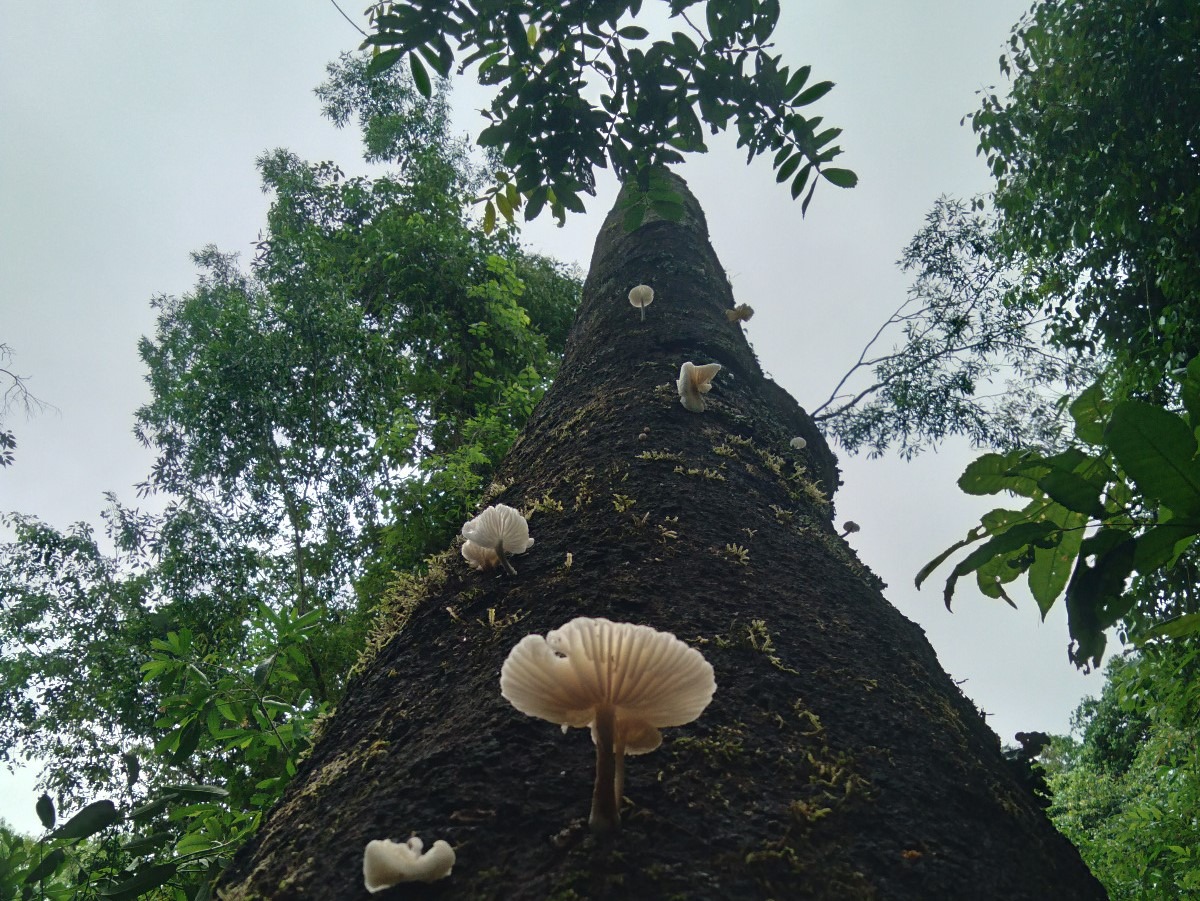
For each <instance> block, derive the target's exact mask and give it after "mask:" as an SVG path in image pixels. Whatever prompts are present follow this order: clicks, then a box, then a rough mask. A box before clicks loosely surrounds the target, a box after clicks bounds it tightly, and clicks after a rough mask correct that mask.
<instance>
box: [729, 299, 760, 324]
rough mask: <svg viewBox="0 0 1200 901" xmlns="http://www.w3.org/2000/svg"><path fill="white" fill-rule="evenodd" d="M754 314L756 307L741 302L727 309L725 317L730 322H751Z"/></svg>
mask: <svg viewBox="0 0 1200 901" xmlns="http://www.w3.org/2000/svg"><path fill="white" fill-rule="evenodd" d="M753 315H754V307H752V306H750V304H748V303H739V304H738V305H737V306H736V307H734V308H733V309H732V310H726V311H725V318H726V319H728V320H729V321H730V322H749V321H750V317H751V316H753Z"/></svg>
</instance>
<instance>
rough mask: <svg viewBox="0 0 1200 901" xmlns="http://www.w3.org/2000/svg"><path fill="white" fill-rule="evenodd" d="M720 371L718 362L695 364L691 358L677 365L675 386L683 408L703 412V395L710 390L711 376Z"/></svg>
mask: <svg viewBox="0 0 1200 901" xmlns="http://www.w3.org/2000/svg"><path fill="white" fill-rule="evenodd" d="M720 371H721V364H720V363H705V364H704V365H703V366H697V365H696V364H695V363H693V362H692V361H691V360H688V361H687V362H686V363H684V364H683V365H682V366H680V367H679V380H678V381H677V382H676V383H675V387H676V388H677V389H678V390H679V402H680V403H681V404H683V406H684V408H685V409H688V410H691V411H692V412H693V413H703V412H704V407H705V403H704V395H706V394H708V392H709V391H711V390H712V380H713V376H715V375H716V374H717V373H718V372H720Z"/></svg>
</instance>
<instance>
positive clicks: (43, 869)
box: [14, 848, 67, 897]
mask: <svg viewBox="0 0 1200 901" xmlns="http://www.w3.org/2000/svg"><path fill="white" fill-rule="evenodd" d="M66 859H67V855H66V852H65V851H63V849H62V848H55V849H54V850H53V851H51V852H50V853H49V854H47V855H46V856H45V857H43V858H42V860H41V862H40V863H39V864H38V865H37V866H36V867H34V868H33V869H32V870H30V871H29V872H28V873H26V874H25V885H33V884H34V883H35V882H41V881H42V880H43V879H45V878H46V877H47V876H50V875H52V874H53V873H54V871H55V870H57V869H58V868H59V867H60V866H62V864H63V861H64V860H66ZM14 897H15V896H14Z"/></svg>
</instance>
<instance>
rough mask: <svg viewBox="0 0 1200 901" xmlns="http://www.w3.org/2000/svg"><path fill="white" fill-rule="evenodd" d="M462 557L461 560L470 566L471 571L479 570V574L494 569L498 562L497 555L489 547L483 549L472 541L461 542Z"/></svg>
mask: <svg viewBox="0 0 1200 901" xmlns="http://www.w3.org/2000/svg"><path fill="white" fill-rule="evenodd" d="M462 555H463V559H464V560H466V561H467V563H468V564H470V566H471V569H476V570H479V572H487V571H488V570H489V569H495V568H496V564H497V563H499V562H500V555H499V554H497V553H496V552H495V551H494V550H492V549H491V548H490V547H483V546H482V545H479V544H476V543H475V542H474V541H464V542H463V546H462Z"/></svg>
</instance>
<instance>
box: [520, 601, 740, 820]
mask: <svg viewBox="0 0 1200 901" xmlns="http://www.w3.org/2000/svg"><path fill="white" fill-rule="evenodd" d="M716 688H717V683H716V681H715V680H714V678H713V669H712V666H711V665H710V664H709V663H708V661H707V660H705V659H704V656H703V655H702V654H701V653H700V652H699V651H697V650H696V649H695V648H692V647H689V646H688V645H686V644H684V643H683V642H682V641H680V640H679V639H678V638H676V637H675V636H674V635H672V634H671V633H670V632H659V631H657V630H656V629H652V628H650V627H649V626H636V625H632V624H630V623H614V622H611V621H610V620H607V619H589V618H588V617H579V618H577V619H573V620H571V621H570V622H569V623H566V624H565V625H563V626H562V627H560V628H558V629H553V630H551V631H550V632H548V633H547V634H546V635H545V636H544V637H543V636H541V635H526V636H525V637H524V638H522V639H521V640H520V641H519V642H517V644H516V646H514V647H513V649H512V651H511V652H509V655H508V659H507V660H505V661H504V666H503V667H502V668H501V670H500V693H501V694H502V695H503V696H504V697H505V698H506V699H507V700H508V702H509V703H510V704H512V705H513V706H514V707H516V708H517V710H519V711H521V712H522V713H524V714H526V715H527V716H535V717H538V718H539V719H543V720H548V721H549V722H552V723H558V724H559V725H561V726H562V727H563V731H564V732H565V731H566V730H567V729H568V728H569V727H571V726H575V727H577V728H583V727H585V726H586V727H588V728H590V729H591V730H592V741H593V742H595V745H596V782H595V787H594V789H593V791H592V812H591V816H590V817H589V820H588V822H589V824H590V825H591V827H592V831H593V832H598V833H606V832H611V831H613V830H615V829H616V828H617V827H618V826H619V825H620V812H619V807H620V803H621V793H622V790H623V788H624V782H625V755H626V754H645V753H648V752H649V751H653V750H654V749H655V748H657V747H658V746H659V745H660V744H662V734H661V733H660V732H659V729H662V728H664V727H667V726H682V725H684V724H685V723H690V722H691V721H692V720H694V719H696V717H698V716H699V715H700V714H701V713H702V712H703V710H704V708H705V707H707V706H708V703H709V701H711V700H712V696H713V692H714V691H716Z"/></svg>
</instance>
